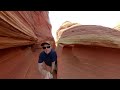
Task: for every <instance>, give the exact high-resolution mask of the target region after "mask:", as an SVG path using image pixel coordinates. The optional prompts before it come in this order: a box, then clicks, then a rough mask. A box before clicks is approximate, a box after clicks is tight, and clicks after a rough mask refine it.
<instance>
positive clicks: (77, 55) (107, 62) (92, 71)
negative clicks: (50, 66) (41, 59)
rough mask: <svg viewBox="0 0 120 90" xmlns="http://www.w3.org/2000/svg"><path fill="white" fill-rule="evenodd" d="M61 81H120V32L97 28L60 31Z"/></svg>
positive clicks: (59, 76)
mask: <svg viewBox="0 0 120 90" xmlns="http://www.w3.org/2000/svg"><path fill="white" fill-rule="evenodd" d="M57 36H58V41H57V42H58V46H57V53H58V78H60V79H99V78H103V79H106V78H107V79H109V78H112V79H115V78H120V71H119V69H120V61H119V60H120V40H119V38H120V32H119V31H117V30H115V29H112V28H108V27H103V26H97V25H76V26H71V27H67V28H62V29H59V30H58V32H57Z"/></svg>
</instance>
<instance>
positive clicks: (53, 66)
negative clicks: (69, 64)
mask: <svg viewBox="0 0 120 90" xmlns="http://www.w3.org/2000/svg"><path fill="white" fill-rule="evenodd" d="M54 70H55V61H54V62H52V69H51V73H53V71H54Z"/></svg>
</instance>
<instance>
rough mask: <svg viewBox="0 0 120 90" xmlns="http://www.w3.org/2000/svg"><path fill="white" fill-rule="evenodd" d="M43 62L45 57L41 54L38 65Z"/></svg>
mask: <svg viewBox="0 0 120 90" xmlns="http://www.w3.org/2000/svg"><path fill="white" fill-rule="evenodd" d="M43 61H44V55H43V53H41V54H40V55H39V60H38V63H42V62H43Z"/></svg>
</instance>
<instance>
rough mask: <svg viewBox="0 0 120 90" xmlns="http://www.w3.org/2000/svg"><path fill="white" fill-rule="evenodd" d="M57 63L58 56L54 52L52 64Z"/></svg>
mask: <svg viewBox="0 0 120 90" xmlns="http://www.w3.org/2000/svg"><path fill="white" fill-rule="evenodd" d="M54 61H57V54H56V52H53V54H52V62H54Z"/></svg>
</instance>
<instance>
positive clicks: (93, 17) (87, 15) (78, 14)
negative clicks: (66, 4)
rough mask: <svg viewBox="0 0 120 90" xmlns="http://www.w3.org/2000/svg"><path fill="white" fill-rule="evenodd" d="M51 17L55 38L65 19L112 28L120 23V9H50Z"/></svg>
mask: <svg viewBox="0 0 120 90" xmlns="http://www.w3.org/2000/svg"><path fill="white" fill-rule="evenodd" d="M49 17H50V22H51V24H52V34H53V37H54V38H56V31H57V30H58V28H59V27H60V25H62V23H63V22H65V21H71V22H73V23H80V24H82V25H102V26H106V27H110V28H113V27H115V26H116V25H117V24H119V23H120V11H49Z"/></svg>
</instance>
